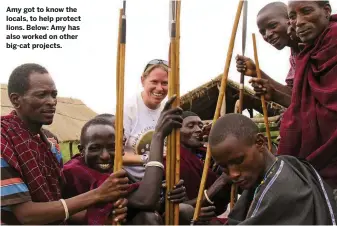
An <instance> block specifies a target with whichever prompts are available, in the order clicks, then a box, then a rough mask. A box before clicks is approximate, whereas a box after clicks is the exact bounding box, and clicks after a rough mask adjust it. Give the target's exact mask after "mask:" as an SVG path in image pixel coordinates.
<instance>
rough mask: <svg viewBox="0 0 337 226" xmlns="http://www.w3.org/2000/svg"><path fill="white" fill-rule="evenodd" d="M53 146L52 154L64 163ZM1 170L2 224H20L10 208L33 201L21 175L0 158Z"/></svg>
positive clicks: (59, 153)
mask: <svg viewBox="0 0 337 226" xmlns="http://www.w3.org/2000/svg"><path fill="white" fill-rule="evenodd" d="M57 147H58V146H55V145H54V144H52V148H51V152H52V153H53V154H54V155H55V157H56V158H57V160H58V161H59V162H60V163H61V162H62V154H61V152H60V151H59V150H58V148H57ZM0 168H1V185H0V186H1V219H2V220H1V223H2V224H3V222H6V223H8V224H20V222H18V221H17V220H16V217H15V216H14V215H13V213H12V211H11V208H10V206H11V205H15V204H19V203H24V202H27V201H31V196H30V194H29V189H28V186H27V185H26V184H25V182H24V181H23V180H22V178H21V177H20V174H19V173H18V172H17V171H16V170H15V169H14V168H13V167H11V166H10V165H9V164H8V163H7V162H6V161H5V160H4V159H3V158H2V157H1V156H0Z"/></svg>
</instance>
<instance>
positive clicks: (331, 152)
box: [278, 1, 337, 189]
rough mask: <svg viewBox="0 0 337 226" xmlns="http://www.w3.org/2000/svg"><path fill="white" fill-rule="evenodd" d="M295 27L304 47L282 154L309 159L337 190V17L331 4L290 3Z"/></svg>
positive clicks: (284, 127)
mask: <svg viewBox="0 0 337 226" xmlns="http://www.w3.org/2000/svg"><path fill="white" fill-rule="evenodd" d="M288 7H289V9H288V10H289V18H290V23H291V24H292V26H293V27H294V28H295V29H296V33H297V35H298V36H299V37H300V38H301V40H302V42H303V43H304V46H303V49H302V51H301V52H300V54H299V55H298V57H297V61H296V65H297V66H296V75H295V82H294V88H293V95H292V100H291V105H290V107H289V108H288V110H287V111H286V113H285V114H284V117H283V121H282V124H281V129H280V135H281V141H280V146H279V151H278V153H279V154H286V155H293V156H296V157H301V158H306V159H307V160H308V161H309V162H310V163H311V164H312V165H313V166H314V167H315V168H316V169H317V170H318V172H319V173H320V175H321V176H322V177H323V178H324V179H325V180H326V182H327V183H328V184H329V185H330V186H332V188H334V189H337V151H336V147H337V98H336V97H337V79H336V75H337V55H336V53H337V39H336V37H337V15H333V16H330V14H331V7H330V5H329V2H328V1H304V2H300V1H290V2H289V6H288Z"/></svg>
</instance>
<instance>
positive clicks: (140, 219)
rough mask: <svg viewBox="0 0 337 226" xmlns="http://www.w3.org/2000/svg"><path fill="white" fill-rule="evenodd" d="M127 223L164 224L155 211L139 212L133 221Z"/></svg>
mask: <svg viewBox="0 0 337 226" xmlns="http://www.w3.org/2000/svg"><path fill="white" fill-rule="evenodd" d="M127 224H136V225H159V224H163V222H162V219H161V217H160V216H159V214H158V213H155V212H143V211H142V212H139V213H138V214H137V215H136V216H135V217H134V218H133V219H132V220H131V221H129V222H127Z"/></svg>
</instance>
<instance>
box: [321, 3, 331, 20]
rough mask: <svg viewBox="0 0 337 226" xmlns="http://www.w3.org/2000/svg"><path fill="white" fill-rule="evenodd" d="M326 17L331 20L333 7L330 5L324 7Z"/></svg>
mask: <svg viewBox="0 0 337 226" xmlns="http://www.w3.org/2000/svg"><path fill="white" fill-rule="evenodd" d="M323 9H324V11H325V14H326V17H327V18H329V17H330V16H331V5H330V4H329V3H327V4H325V5H324V7H323Z"/></svg>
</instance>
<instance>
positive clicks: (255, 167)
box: [211, 134, 265, 189]
mask: <svg viewBox="0 0 337 226" xmlns="http://www.w3.org/2000/svg"><path fill="white" fill-rule="evenodd" d="M263 145H264V137H263V135H262V134H258V135H257V142H256V143H255V144H253V145H246V144H243V143H242V142H240V141H239V140H238V139H237V138H236V137H234V136H228V137H227V138H226V139H225V140H224V141H222V142H221V143H219V144H218V145H215V146H214V147H213V146H212V147H211V151H212V156H213V158H214V160H215V162H216V163H217V164H218V165H220V166H221V167H223V168H224V169H225V173H226V174H228V175H229V177H230V178H231V180H232V181H233V182H234V183H236V184H237V185H238V186H240V187H241V188H242V189H249V188H251V187H253V186H254V185H255V184H256V183H257V182H258V180H259V179H260V177H261V175H262V174H263V170H264V168H265V163H264V157H263V151H264V148H263Z"/></svg>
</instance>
